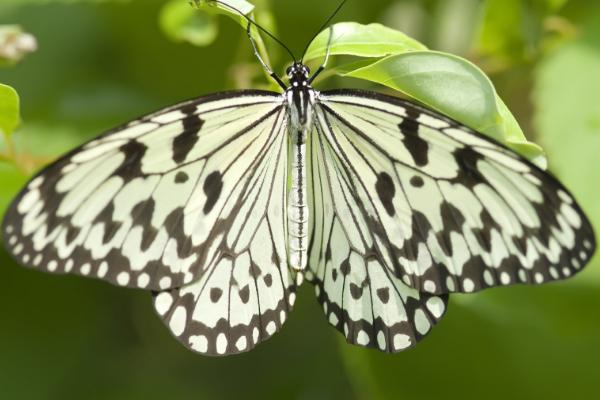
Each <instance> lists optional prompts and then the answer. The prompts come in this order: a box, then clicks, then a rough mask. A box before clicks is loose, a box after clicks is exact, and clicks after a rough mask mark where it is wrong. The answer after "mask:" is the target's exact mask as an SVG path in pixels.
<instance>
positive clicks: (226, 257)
mask: <svg viewBox="0 0 600 400" xmlns="http://www.w3.org/2000/svg"><path fill="white" fill-rule="evenodd" d="M249 25H250V24H249ZM253 44H254V43H253ZM324 65H325V64H323V66H321V67H320V68H319V70H318V71H316V73H315V74H313V75H312V76H311V75H310V72H309V69H308V68H307V67H306V66H305V65H303V64H302V62H297V61H295V62H294V63H293V64H292V65H291V67H289V68H288V70H287V78H288V80H289V84H288V85H286V84H284V82H282V80H281V79H280V78H278V77H277V75H275V74H274V73H272V72H271V71H270V70H268V72H269V73H271V75H272V76H273V78H274V79H275V80H276V81H277V82H278V83H279V84H280V86H281V87H282V90H283V93H275V92H268V91H259V90H244V91H233V92H224V93H217V94H213V95H209V96H204V97H200V98H197V99H195V100H191V101H188V102H185V103H181V104H178V105H176V106H173V107H169V108H166V109H163V110H161V111H159V112H157V113H154V114H150V115H148V116H145V117H143V118H140V119H137V120H135V121H133V122H130V123H128V124H126V125H124V126H121V127H119V128H117V129H114V130H111V131H109V132H107V133H105V134H103V135H101V136H100V137H98V138H96V139H94V140H92V141H90V142H89V143H86V144H84V145H82V146H81V147H79V148H77V149H75V150H73V151H71V152H70V153H68V154H66V155H65V156H63V157H62V158H60V159H59V160H58V161H56V162H54V163H53V164H51V165H49V166H48V167H46V168H45V169H43V170H42V171H41V172H39V173H38V174H37V175H36V176H35V177H34V178H33V179H32V180H31V181H30V182H29V183H28V184H27V186H26V187H25V188H24V189H23V190H22V192H21V193H20V194H19V195H18V196H17V198H16V199H15V200H14V202H13V203H12V205H11V206H10V208H9V210H8V212H7V214H6V217H5V219H4V223H3V233H4V241H5V243H6V245H7V248H8V250H9V252H10V253H11V254H12V256H14V258H15V259H16V260H17V261H18V262H19V263H21V264H23V265H26V266H29V267H33V268H37V269H40V270H43V271H48V272H54V273H74V274H79V275H83V276H89V277H94V278H99V279H102V280H105V281H108V282H110V283H113V284H115V285H119V286H124V287H130V288H140V289H145V290H148V291H152V293H153V296H154V307H155V308H156V310H157V312H158V314H159V315H160V316H161V317H162V319H163V320H164V322H165V323H166V325H167V326H168V327H169V329H170V330H171V332H172V333H173V335H174V336H175V337H176V338H177V339H178V340H179V341H181V343H183V344H184V345H185V346H186V347H188V348H190V349H192V350H194V351H196V352H199V353H203V354H208V355H227V354H233V353H239V352H244V351H248V350H250V349H252V348H253V347H255V346H256V345H257V344H259V343H261V342H263V341H265V340H266V339H268V338H269V337H271V336H272V335H273V334H274V333H275V332H277V331H278V330H279V329H280V328H281V327H282V325H283V323H284V322H285V320H286V318H287V317H288V314H289V313H290V311H291V309H292V306H293V304H294V300H295V297H296V290H297V288H298V286H299V285H300V284H301V283H302V281H303V279H306V280H308V281H309V282H310V283H312V284H313V285H314V287H315V290H316V294H317V298H318V301H319V302H320V303H321V305H322V307H323V310H324V312H325V314H326V317H327V319H328V320H329V323H330V324H331V325H333V326H334V327H335V328H336V329H338V330H339V331H340V332H342V333H343V334H344V336H345V337H346V339H347V341H348V342H350V343H353V344H357V345H360V346H365V347H374V348H378V349H380V350H382V351H386V352H398V351H401V350H404V349H406V348H409V347H411V346H414V345H415V344H416V343H417V342H418V341H419V340H421V339H422V338H423V337H424V336H425V335H427V333H428V332H430V330H431V329H432V327H433V326H434V325H435V324H436V323H437V321H438V320H439V319H440V318H441V317H442V316H443V315H444V313H445V311H446V306H447V302H448V295H449V293H470V292H476V291H479V290H482V289H485V288H489V287H493V286H499V285H512V284H517V283H528V284H539V283H544V282H549V281H554V280H558V279H563V278H567V277H570V276H572V275H573V274H575V273H577V272H579V271H580V270H581V268H582V267H583V266H584V265H585V264H586V263H587V262H588V261H589V259H590V258H591V256H592V254H593V253H594V251H595V246H596V243H595V238H594V233H593V230H592V227H591V225H590V222H589V221H588V219H587V218H586V216H585V215H584V213H583V212H582V210H581V209H580V207H579V206H578V205H577V202H576V201H575V200H574V198H573V196H572V195H571V194H570V193H569V192H568V190H567V189H565V187H564V186H563V185H562V184H561V183H560V182H558V181H557V180H556V179H555V178H554V177H553V176H551V175H550V174H548V173H546V172H544V171H543V170H541V169H540V168H538V167H537V166H535V165H534V164H532V163H531V162H529V161H527V160H526V159H524V158H523V157H521V156H520V155H518V154H516V153H514V152H513V151H511V150H509V149H508V148H507V147H505V146H504V145H502V144H500V143H498V142H496V141H494V140H492V139H490V138H489V137H486V136H484V135H482V134H480V133H478V132H476V131H474V130H472V129H470V128H468V127H466V126H464V125H462V124H460V123H458V122H456V121H453V120H451V119H449V118H447V117H445V116H443V115H440V114H439V113H436V112H434V111H431V110H428V109H425V108H423V107H421V106H419V105H416V104H413V103H411V102H408V101H405V100H401V99H398V98H395V97H390V96H386V95H383V94H379V93H374V92H368V91H362V90H353V89H343V90H332V91H321V92H319V91H317V90H315V89H313V88H312V86H311V84H312V82H313V80H314V78H315V77H316V76H317V75H318V74H319V72H321V70H322V69H323V67H324Z"/></svg>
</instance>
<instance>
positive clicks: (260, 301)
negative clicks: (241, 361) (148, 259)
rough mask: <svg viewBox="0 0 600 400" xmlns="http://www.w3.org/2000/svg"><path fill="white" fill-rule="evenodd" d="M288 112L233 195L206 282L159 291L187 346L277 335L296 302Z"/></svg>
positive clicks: (208, 349) (160, 307) (238, 345)
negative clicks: (289, 226)
mask: <svg viewBox="0 0 600 400" xmlns="http://www.w3.org/2000/svg"><path fill="white" fill-rule="evenodd" d="M286 122H287V117H286V115H285V113H283V112H282V111H280V112H279V114H278V116H277V117H276V118H275V119H274V120H273V121H272V122H271V123H270V125H271V128H266V129H268V131H269V132H270V133H269V134H268V135H265V138H264V140H265V141H266V142H265V143H266V147H265V149H264V151H263V152H262V153H259V154H258V158H257V161H256V164H255V165H253V166H252V171H251V178H250V179H248V180H247V183H246V184H245V185H246V186H247V188H242V187H240V188H239V189H237V190H239V191H240V193H239V194H238V193H237V192H236V191H235V190H234V192H233V195H232V196H231V197H230V198H229V199H228V200H226V203H225V204H224V209H227V210H231V211H230V213H231V215H232V217H230V218H223V219H221V220H219V221H217V225H216V226H215V229H214V233H213V234H212V237H211V243H212V244H211V249H212V248H214V250H209V252H208V256H207V258H206V265H205V266H204V267H203V274H202V275H201V276H200V279H198V280H197V281H194V282H192V283H190V284H187V285H184V286H182V287H179V288H174V289H171V290H167V291H161V292H157V293H155V294H154V306H155V308H156V310H157V311H158V313H159V314H160V315H161V316H162V318H163V319H164V321H165V323H166V324H167V325H168V327H169V328H170V330H171V332H172V333H173V334H174V335H175V336H176V337H177V338H178V339H179V340H180V341H181V342H182V343H183V344H184V345H185V346H187V347H189V348H190V349H192V350H194V351H197V352H199V353H203V354H208V355H227V354H234V353H239V352H243V351H248V350H250V349H252V348H253V347H254V346H256V345H257V344H258V343H260V342H262V341H264V340H266V339H267V338H269V337H270V336H272V335H273V334H274V333H275V332H277V331H278V330H279V329H280V328H281V326H282V324H283V322H284V321H285V319H286V317H287V315H288V312H289V311H290V310H291V308H292V305H293V303H294V299H295V291H296V286H295V282H294V281H295V276H294V275H295V274H294V273H293V272H291V271H290V269H289V268H288V264H287V250H286V246H287V243H286V242H285V238H286V237H287V235H286V232H287V230H286V223H287V222H286V221H287V219H286V218H285V210H286V208H285V205H286V198H287V197H286V196H287V194H286V193H287V192H286V183H287V157H288V153H287V150H288V148H287V143H288V140H287V138H288V135H287V131H286Z"/></svg>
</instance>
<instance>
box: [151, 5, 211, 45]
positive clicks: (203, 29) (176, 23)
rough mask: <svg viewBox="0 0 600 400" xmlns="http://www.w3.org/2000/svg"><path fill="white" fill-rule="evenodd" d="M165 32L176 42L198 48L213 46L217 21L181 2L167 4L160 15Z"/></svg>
mask: <svg viewBox="0 0 600 400" xmlns="http://www.w3.org/2000/svg"><path fill="white" fill-rule="evenodd" d="M160 25H161V28H162V29H163V31H164V32H165V33H166V34H167V35H168V36H169V37H170V38H171V39H173V40H174V41H181V42H188V43H191V44H194V45H196V46H206V45H209V44H211V43H212V42H213V41H214V40H215V39H216V37H217V33H218V27H217V21H216V20H215V19H214V18H212V17H211V16H210V15H208V14H206V13H199V12H197V11H196V10H194V9H193V8H192V7H190V5H189V4H186V3H185V2H182V1H179V0H171V1H169V2H168V3H166V4H165V5H164V7H163V10H162V12H161V14H160Z"/></svg>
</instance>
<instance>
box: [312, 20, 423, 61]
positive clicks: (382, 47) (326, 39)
mask: <svg viewBox="0 0 600 400" xmlns="http://www.w3.org/2000/svg"><path fill="white" fill-rule="evenodd" d="M330 37H331V38H330ZM329 43H330V46H329V52H330V54H331V55H332V56H335V55H351V56H358V57H385V56H388V55H391V54H400V53H405V52H407V51H415V50H425V49H426V47H425V46H424V45H423V44H421V43H419V42H418V41H416V40H415V39H413V38H411V37H409V36H407V35H405V34H404V33H402V32H399V31H397V30H395V29H391V28H388V27H386V26H383V25H381V24H377V23H372V24H368V25H362V24H359V23H356V22H340V23H337V24H334V25H332V26H331V28H327V29H325V30H324V31H322V32H320V33H319V34H318V35H317V37H315V39H314V40H313V41H312V42H311V43H310V45H309V46H308V49H307V51H306V54H305V55H304V61H306V62H308V61H311V60H314V59H319V58H322V57H324V56H325V53H327V48H328V47H327V45H328V44H329Z"/></svg>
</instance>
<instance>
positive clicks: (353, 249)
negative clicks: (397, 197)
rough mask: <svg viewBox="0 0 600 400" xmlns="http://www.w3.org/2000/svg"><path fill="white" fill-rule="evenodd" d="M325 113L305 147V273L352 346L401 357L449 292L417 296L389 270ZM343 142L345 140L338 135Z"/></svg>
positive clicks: (363, 193)
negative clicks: (307, 232) (307, 241)
mask: <svg viewBox="0 0 600 400" xmlns="http://www.w3.org/2000/svg"><path fill="white" fill-rule="evenodd" d="M330 118H331V116H328V115H326V114H325V108H319V109H318V111H317V114H316V116H315V119H316V121H315V127H316V128H315V130H314V131H313V133H312V134H311V135H310V142H309V143H308V154H310V158H309V160H308V163H307V165H308V171H309V172H308V187H309V188H310V190H311V191H310V193H311V195H310V196H309V209H310V210H311V219H310V223H309V227H310V238H311V239H310V247H309V260H308V265H309V271H307V274H306V278H307V279H308V280H309V281H311V282H312V283H314V284H315V289H316V293H317V298H318V301H319V302H320V303H321V305H322V307H323V309H324V311H325V314H326V316H327V318H328V320H329V323H330V324H331V325H333V326H334V327H336V328H337V329H338V330H339V331H340V332H342V333H343V334H344V336H345V337H346V340H347V341H348V342H349V343H353V344H357V345H360V346H365V347H375V348H379V349H380V350H382V351H386V352H398V351H401V350H404V349H407V348H409V347H412V346H414V345H415V344H416V343H417V342H418V341H419V340H420V339H421V338H423V337H424V336H425V335H426V334H427V333H428V332H429V331H430V330H431V328H432V327H433V325H435V324H436V322H437V321H438V320H439V319H440V318H441V317H442V316H443V314H444V313H445V311H446V307H447V302H448V295H447V294H442V295H439V296H438V295H433V294H428V293H420V292H419V291H418V290H416V289H414V288H412V287H410V286H408V285H407V284H405V283H404V282H403V281H402V280H401V279H400V278H398V277H397V276H396V274H395V272H394V270H393V265H394V261H393V260H392V258H393V257H394V256H395V255H394V253H393V252H392V251H391V250H392V249H391V248H390V246H389V245H388V243H387V238H386V233H385V232H383V231H382V228H383V227H382V226H381V224H380V223H379V222H378V221H377V217H376V214H377V210H376V209H375V208H374V200H372V199H371V200H368V199H369V198H370V197H371V196H372V195H371V194H370V192H372V190H370V189H371V188H369V187H366V186H363V185H362V184H361V180H360V178H359V177H358V175H356V174H357V173H358V174H360V173H361V172H360V171H356V170H355V169H354V166H352V165H350V164H349V162H348V159H347V158H346V155H345V154H344V151H343V149H342V148H341V147H340V143H339V142H338V138H337V135H339V132H334V129H333V127H332V125H331V124H330V121H329V119H330ZM341 140H344V139H343V138H342V139H341Z"/></svg>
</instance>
